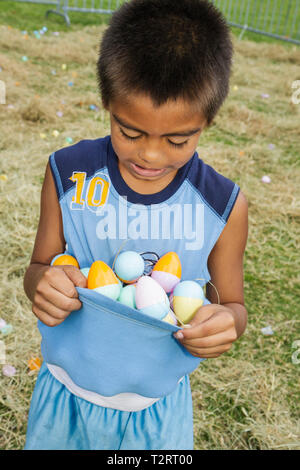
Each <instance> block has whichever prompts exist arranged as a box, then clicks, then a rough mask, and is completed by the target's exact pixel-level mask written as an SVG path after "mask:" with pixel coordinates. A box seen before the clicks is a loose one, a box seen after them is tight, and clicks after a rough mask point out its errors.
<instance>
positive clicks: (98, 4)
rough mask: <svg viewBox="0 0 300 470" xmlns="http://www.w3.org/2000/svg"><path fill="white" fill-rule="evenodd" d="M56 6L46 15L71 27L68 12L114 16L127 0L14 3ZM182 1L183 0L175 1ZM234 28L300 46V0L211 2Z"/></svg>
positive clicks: (40, 0) (66, 0)
mask: <svg viewBox="0 0 300 470" xmlns="http://www.w3.org/2000/svg"><path fill="white" fill-rule="evenodd" d="M14 1H18V2H29V3H40V4H47V5H56V10H48V11H47V13H46V15H48V14H50V13H56V14H59V15H61V16H63V17H64V18H65V21H66V22H67V24H68V25H70V19H69V16H68V12H69V11H78V12H87V13H102V14H103V13H106V14H111V13H113V12H114V11H115V10H116V9H117V8H119V6H120V5H121V4H122V3H124V2H125V1H126V0H14ZM174 1H180V0H174ZM210 1H211V2H212V3H214V4H215V5H216V7H217V8H219V9H220V10H221V11H222V12H223V14H224V15H225V17H226V19H227V21H228V23H229V24H230V25H231V26H234V27H237V28H241V29H242V32H241V35H240V37H242V36H243V34H244V32H245V31H251V32H254V33H258V34H264V35H266V36H270V37H273V38H276V39H281V40H284V41H288V42H292V43H295V44H300V0H210Z"/></svg>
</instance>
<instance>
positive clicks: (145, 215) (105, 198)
mask: <svg viewBox="0 0 300 470" xmlns="http://www.w3.org/2000/svg"><path fill="white" fill-rule="evenodd" d="M50 166H51V170H52V174H53V177H54V180H55V185H56V190H57V196H58V199H59V204H60V207H61V212H62V219H63V230H64V238H65V241H66V243H67V252H68V253H70V254H71V255H73V256H74V257H75V258H76V259H77V260H78V263H79V265H80V268H84V267H89V266H91V264H92V263H93V262H94V261H95V260H103V261H105V262H106V263H107V264H108V265H109V266H111V267H112V265H113V262H114V260H115V257H116V255H117V253H118V252H119V250H120V249H122V250H133V251H136V252H138V253H144V252H155V253H157V254H158V255H159V256H160V257H161V256H162V255H164V254H165V253H167V252H170V251H175V252H176V253H177V254H178V256H179V258H180V260H181V264H182V280H193V279H199V278H200V279H202V280H201V281H200V283H201V284H202V285H205V284H206V283H207V282H208V281H209V280H210V274H209V271H208V268H207V260H208V256H209V254H210V252H211V250H212V249H213V247H214V245H215V243H216V242H217V240H218V238H219V236H220V234H221V232H222V230H223V229H224V227H225V225H226V223H227V221H228V218H229V216H230V213H231V211H232V208H233V206H234V203H235V201H236V198H237V196H238V193H239V187H238V186H237V185H236V184H235V183H233V182H232V181H230V180H229V179H227V178H225V177H224V176H222V175H220V174H219V173H217V172H216V171H215V170H214V169H213V168H212V167H210V166H209V165H206V164H205V163H204V162H203V161H202V160H201V159H200V158H199V156H198V154H197V153H195V154H194V155H193V157H192V158H191V159H190V160H189V161H188V162H187V163H186V165H184V166H183V167H182V168H181V169H179V171H178V172H177V174H176V176H175V178H174V180H173V181H172V182H171V183H170V184H169V185H168V186H167V187H166V188H165V189H163V190H162V191H160V192H158V193H156V194H151V195H142V194H139V193H136V192H135V191H133V190H132V189H131V188H130V187H129V186H128V185H127V184H126V182H125V181H124V180H123V178H122V176H121V174H120V171H119V168H118V158H117V156H116V154H115V152H114V149H113V146H112V143H111V138H110V136H107V137H105V138H100V139H95V140H83V141H80V142H79V143H77V144H75V145H73V146H70V147H66V148H63V149H61V150H59V151H57V152H55V153H53V154H52V155H51V157H50ZM77 290H78V293H79V299H80V300H81V302H82V308H81V309H80V310H79V311H74V312H72V313H71V314H70V315H69V317H68V318H67V319H66V320H65V321H64V322H63V323H61V324H60V325H58V326H56V327H54V328H50V327H47V326H46V325H44V324H42V323H41V322H39V329H40V332H41V335H42V354H43V357H44V360H45V361H46V362H48V363H51V364H56V365H58V366H60V367H62V368H63V369H64V370H66V371H67V372H68V374H69V376H70V377H71V379H72V380H73V381H74V382H75V383H76V384H77V385H78V386H80V387H82V388H85V389H87V390H90V391H94V392H96V393H99V394H101V395H104V396H112V395H115V394H118V393H122V392H132V393H137V394H140V395H143V396H145V397H163V396H165V395H167V394H169V393H171V392H172V391H173V390H174V389H175V388H176V385H177V383H178V381H179V380H180V378H181V377H183V376H184V375H185V374H188V373H190V372H191V371H193V370H194V369H195V368H196V367H197V366H198V364H199V362H200V361H201V359H199V358H196V357H194V356H192V355H191V354H190V353H189V352H188V351H187V350H186V349H185V348H184V347H182V346H181V345H180V344H179V342H178V341H177V340H176V339H175V338H174V337H173V333H174V332H175V331H176V330H178V327H176V326H173V325H170V324H168V323H166V322H163V321H160V320H157V319H155V318H151V317H148V316H147V315H144V314H142V313H140V312H138V311H136V310H134V309H131V308H130V307H126V306H124V305H122V304H120V303H119V302H117V301H114V300H111V299H109V298H107V297H104V296H102V295H101V294H98V293H96V292H93V291H91V290H88V289H82V288H77ZM206 303H209V302H208V301H206Z"/></svg>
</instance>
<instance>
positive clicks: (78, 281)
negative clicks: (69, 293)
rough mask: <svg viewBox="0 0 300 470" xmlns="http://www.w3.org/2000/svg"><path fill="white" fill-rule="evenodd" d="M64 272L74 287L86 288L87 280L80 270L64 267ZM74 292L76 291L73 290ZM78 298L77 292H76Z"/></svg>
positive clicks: (73, 267)
mask: <svg viewBox="0 0 300 470" xmlns="http://www.w3.org/2000/svg"><path fill="white" fill-rule="evenodd" d="M63 270H64V272H65V273H66V275H67V276H68V278H69V279H70V280H71V281H72V282H73V284H74V286H76V287H87V279H86V277H85V276H84V275H83V274H82V272H81V271H80V269H78V268H76V267H75V266H64V267H63ZM75 290H76V289H75ZM76 294H77V296H78V292H77V291H76Z"/></svg>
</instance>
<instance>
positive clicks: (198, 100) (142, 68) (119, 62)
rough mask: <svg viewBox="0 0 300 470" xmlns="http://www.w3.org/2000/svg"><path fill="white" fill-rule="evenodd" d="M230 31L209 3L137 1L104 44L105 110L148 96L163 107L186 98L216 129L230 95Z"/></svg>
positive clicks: (100, 67)
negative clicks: (131, 97) (133, 96)
mask: <svg viewBox="0 0 300 470" xmlns="http://www.w3.org/2000/svg"><path fill="white" fill-rule="evenodd" d="M232 49H233V48H232V42H231V38H230V30H229V27H228V25H227V23H226V20H225V19H224V17H223V15H222V14H221V13H220V12H219V10H217V9H216V8H215V7H214V5H213V4H212V3H211V2H209V1H206V0H131V1H129V2H126V3H124V4H123V5H122V6H121V7H120V8H119V10H117V11H116V12H115V13H114V14H113V16H112V18H111V21H110V25H109V27H108V28H107V30H106V31H105V33H104V36H103V38H102V42H101V47H100V54H99V59H98V63H97V76H98V82H99V88H100V92H101V95H102V101H103V104H104V106H105V107H107V106H108V104H109V103H110V102H111V101H112V100H113V99H114V98H116V97H118V96H121V97H122V96H123V97H124V96H125V97H126V95H128V94H131V93H139V92H141V93H143V94H147V95H149V96H150V97H151V98H152V101H153V103H154V105H156V106H160V105H162V104H164V103H166V102H167V101H168V100H176V99H178V98H183V99H185V100H187V101H189V102H190V103H191V104H194V105H195V106H196V109H198V110H200V111H201V112H202V113H203V114H204V116H205V117H206V120H207V124H210V123H211V122H212V120H213V118H214V117H215V115H216V113H217V111H218V110H219V108H220V106H221V105H222V103H223V101H224V100H225V98H226V96H227V94H228V90H229V78H230V72H231V63H232Z"/></svg>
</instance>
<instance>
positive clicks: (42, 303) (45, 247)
mask: <svg viewBox="0 0 300 470" xmlns="http://www.w3.org/2000/svg"><path fill="white" fill-rule="evenodd" d="M64 251H65V240H64V235H63V223H62V216H61V210H60V205H59V202H58V198H57V194H56V188H55V183H54V179H53V176H52V173H51V169H50V166H49V163H48V165H47V167H46V172H45V178H44V183H43V187H42V193H41V209H40V220H39V225H38V230H37V234H36V239H35V244H34V249H33V253H32V257H31V261H30V266H29V267H28V268H27V270H26V273H25V276H24V290H25V293H26V295H27V297H28V298H29V300H30V301H31V302H32V304H33V305H32V311H33V313H34V314H35V315H36V316H37V317H38V318H39V319H40V320H41V321H43V322H44V323H45V324H46V325H48V326H55V325H57V324H59V323H61V322H62V321H63V320H64V319H65V318H66V317H67V316H68V315H69V313H70V312H71V311H73V310H78V309H79V308H80V307H81V302H80V301H79V300H78V293H77V290H76V289H75V286H80V287H86V278H85V277H84V275H83V274H82V273H81V272H80V270H79V269H78V268H76V267H75V266H49V265H50V263H51V260H52V258H53V257H54V256H55V255H57V254H59V253H63V252H64Z"/></svg>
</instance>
